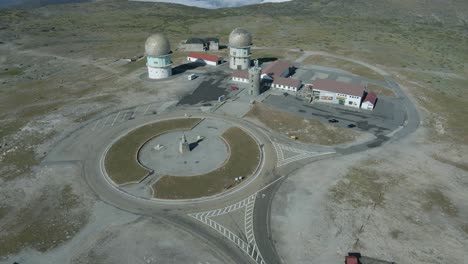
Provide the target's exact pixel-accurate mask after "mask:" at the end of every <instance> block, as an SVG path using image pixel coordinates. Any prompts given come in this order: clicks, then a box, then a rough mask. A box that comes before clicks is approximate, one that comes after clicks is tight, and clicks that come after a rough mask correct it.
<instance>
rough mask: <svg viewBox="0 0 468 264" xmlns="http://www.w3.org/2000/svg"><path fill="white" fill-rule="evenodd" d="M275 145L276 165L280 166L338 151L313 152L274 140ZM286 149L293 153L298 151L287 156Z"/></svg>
mask: <svg viewBox="0 0 468 264" xmlns="http://www.w3.org/2000/svg"><path fill="white" fill-rule="evenodd" d="M273 147H274V148H275V151H276V156H277V161H276V167H278V168H279V167H281V166H284V165H287V164H289V163H292V162H295V161H299V160H302V159H307V158H312V157H318V156H323V155H328V154H335V153H336V152H311V151H307V150H303V149H296V148H292V147H289V146H286V145H283V144H279V143H276V142H273ZM284 151H289V152H293V153H296V155H293V156H291V157H288V158H285V155H284Z"/></svg>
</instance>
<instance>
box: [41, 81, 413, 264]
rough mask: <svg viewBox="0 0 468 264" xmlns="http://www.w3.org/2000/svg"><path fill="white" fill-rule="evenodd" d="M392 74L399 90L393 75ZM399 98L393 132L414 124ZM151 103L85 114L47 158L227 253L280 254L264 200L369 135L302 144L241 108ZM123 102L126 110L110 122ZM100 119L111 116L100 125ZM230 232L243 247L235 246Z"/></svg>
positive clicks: (112, 197)
mask: <svg viewBox="0 0 468 264" xmlns="http://www.w3.org/2000/svg"><path fill="white" fill-rule="evenodd" d="M390 84H393V86H392V88H393V89H394V90H395V91H396V92H397V93H401V96H402V98H405V97H404V94H403V93H402V92H401V91H400V90H399V86H397V84H396V83H394V82H392V83H390ZM159 103H160V105H157V106H156V107H155V108H157V109H158V108H162V107H163V105H164V102H159ZM236 103H238V104H245V105H246V106H249V102H248V101H246V102H242V101H241V102H239V101H238V102H232V103H231V102H227V103H226V105H228V106H229V105H232V107H233V108H235V107H237V105H236ZM404 103H405V107H408V105H409V106H410V107H408V108H409V110H407V111H409V113H410V114H409V115H408V117H407V118H408V120H409V121H408V122H407V123H405V124H404V128H402V129H400V130H397V131H395V133H394V136H393V138H392V140H396V139H399V138H402V137H404V136H405V135H407V134H409V133H411V132H412V131H414V129H415V128H417V124H418V119H417V117H418V116H417V113H416V114H414V113H413V112H411V111H412V110H413V109H412V108H411V104H410V102H409V101H408V100H407V98H405V101H404ZM152 104H155V103H152ZM148 109H149V106H148V105H140V106H135V107H133V108H129V109H122V110H119V112H115V113H110V114H107V115H103V116H101V117H99V118H97V119H95V120H91V121H90V122H88V123H87V124H85V125H83V126H82V127H81V128H80V129H78V130H77V131H75V132H74V133H73V134H70V135H67V136H66V137H65V138H64V139H63V140H62V141H61V142H60V143H59V144H58V145H57V146H56V148H54V150H53V151H51V152H50V153H49V155H48V156H47V159H46V161H45V163H47V162H50V163H60V162H77V163H78V164H80V165H81V166H82V168H83V177H84V179H85V180H86V181H87V183H88V185H89V186H90V187H91V188H92V189H93V191H94V192H95V193H96V195H97V196H98V197H99V198H100V199H101V200H102V201H104V202H106V203H108V204H111V205H113V206H115V207H117V208H120V209H122V210H125V211H128V212H132V213H134V214H138V215H146V216H150V217H153V218H158V219H161V220H162V221H166V222H167V223H171V224H172V225H174V226H177V227H178V228H180V229H184V230H186V231H189V232H190V233H192V234H195V235H197V236H198V237H199V238H202V239H204V241H205V242H206V243H211V245H212V246H213V248H218V249H219V250H220V252H222V254H224V255H225V256H226V258H227V259H230V260H233V263H248V262H255V263H279V257H278V256H277V254H276V250H275V248H274V244H273V242H272V241H271V233H270V226H269V223H270V222H269V221H270V220H269V219H270V211H269V210H270V207H271V203H272V200H273V197H274V194H275V192H276V190H277V188H278V187H279V186H280V185H281V183H282V180H283V179H285V178H286V177H287V176H288V175H289V174H290V173H291V172H293V171H294V170H296V169H297V168H298V167H302V166H305V165H306V164H308V163H310V162H313V161H317V160H320V159H325V158H329V157H334V156H337V155H347V154H351V153H355V152H360V151H365V150H367V149H369V148H370V147H369V142H364V143H359V144H356V145H350V146H346V147H323V146H315V145H307V144H300V143H297V142H294V141H290V140H288V139H287V138H286V139H285V138H284V137H283V138H281V137H279V136H278V135H277V134H275V133H274V131H271V130H268V129H265V128H264V127H262V126H259V125H258V124H256V123H255V122H252V121H250V120H246V119H244V118H242V117H238V116H235V115H229V114H226V113H223V112H222V111H219V113H217V111H216V110H217V108H216V107H213V108H212V109H211V110H210V111H205V110H203V109H202V108H200V107H185V106H184V107H180V108H176V109H170V110H167V111H158V113H157V114H155V112H153V114H146V113H147V112H148ZM202 110H203V111H202ZM121 112H124V115H123V116H131V117H132V118H128V119H126V120H125V121H123V122H120V123H115V125H114V121H115V120H117V118H118V117H119V114H120V113H121ZM127 113H131V114H127ZM148 113H151V111H149V112H148ZM106 120H114V121H112V123H111V125H108V126H106V125H105V124H106ZM100 122H101V123H100ZM102 123H104V125H102V128H101V129H98V130H96V128H97V127H99V126H100V124H102ZM283 136H284V135H283ZM389 141H390V140H389ZM182 145H183V147H181V146H182ZM376 146H377V145H376ZM181 149H185V150H184V151H181ZM239 178H241V179H242V180H239ZM232 219H235V221H237V223H234V224H233V223H232V221H233V220H232ZM239 227H240V228H239ZM226 239H227V240H226ZM226 241H227V242H226ZM229 241H230V242H229ZM231 242H232V243H234V244H235V245H236V247H238V248H239V249H241V250H232V248H231V246H232V245H231V244H229V243H231Z"/></svg>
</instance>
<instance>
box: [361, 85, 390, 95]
mask: <svg viewBox="0 0 468 264" xmlns="http://www.w3.org/2000/svg"><path fill="white" fill-rule="evenodd" d="M367 89H368V90H369V91H371V92H374V93H376V94H377V95H385V96H391V97H394V96H395V93H394V92H393V91H392V90H391V89H388V88H385V87H382V86H380V85H376V84H373V83H369V84H368V85H367Z"/></svg>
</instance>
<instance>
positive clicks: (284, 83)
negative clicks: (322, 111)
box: [271, 77, 301, 92]
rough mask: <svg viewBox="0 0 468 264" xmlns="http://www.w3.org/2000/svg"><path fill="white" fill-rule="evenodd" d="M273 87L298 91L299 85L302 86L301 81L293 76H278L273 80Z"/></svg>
mask: <svg viewBox="0 0 468 264" xmlns="http://www.w3.org/2000/svg"><path fill="white" fill-rule="evenodd" d="M271 87H273V88H277V89H284V90H289V91H294V92H297V90H298V89H299V87H301V81H300V80H296V79H292V78H282V77H277V78H275V79H274V80H273V83H272V85H271Z"/></svg>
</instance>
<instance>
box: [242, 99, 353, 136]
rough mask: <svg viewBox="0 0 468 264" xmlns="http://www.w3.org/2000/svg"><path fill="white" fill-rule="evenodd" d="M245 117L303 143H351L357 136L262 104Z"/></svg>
mask: <svg viewBox="0 0 468 264" xmlns="http://www.w3.org/2000/svg"><path fill="white" fill-rule="evenodd" d="M245 117H247V118H252V119H256V120H258V121H260V122H262V123H263V124H264V125H265V126H267V127H268V128H270V129H271V130H273V131H276V132H278V133H281V134H285V135H288V136H296V137H297V140H299V141H301V142H304V143H312V144H320V145H336V144H343V143H349V142H352V141H354V140H355V139H356V138H357V137H358V136H359V132H357V131H354V130H351V129H347V128H338V127H335V126H332V125H328V124H323V123H322V122H320V121H316V120H309V119H303V118H300V117H298V116H295V115H293V114H291V113H287V112H282V111H278V110H275V109H273V108H271V107H268V106H267V105H265V104H262V103H256V104H255V105H254V106H253V108H252V109H251V110H250V111H249V112H248V113H247V114H246V115H245Z"/></svg>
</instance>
